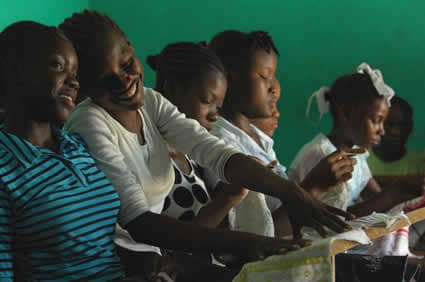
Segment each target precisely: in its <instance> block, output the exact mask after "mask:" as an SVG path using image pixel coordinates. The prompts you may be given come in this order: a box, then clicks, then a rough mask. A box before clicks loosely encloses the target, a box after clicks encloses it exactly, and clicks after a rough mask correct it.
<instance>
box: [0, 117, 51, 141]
mask: <svg viewBox="0 0 425 282" xmlns="http://www.w3.org/2000/svg"><path fill="white" fill-rule="evenodd" d="M4 125H5V127H4V129H5V131H6V132H9V133H11V134H14V135H16V136H19V137H21V138H23V139H26V140H28V141H29V142H31V143H32V144H34V145H35V146H38V147H44V148H51V147H52V145H53V143H54V140H53V135H52V127H51V124H50V122H36V121H31V120H25V119H20V118H16V117H11V118H8V117H6V119H5V122H4Z"/></svg>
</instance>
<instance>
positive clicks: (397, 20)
mask: <svg viewBox="0 0 425 282" xmlns="http://www.w3.org/2000/svg"><path fill="white" fill-rule="evenodd" d="M1 3H2V7H1V12H0V16H1V17H0V27H3V26H4V25H5V24H8V23H10V22H12V21H14V20H17V19H21V18H26V17H30V18H32V19H35V20H39V21H41V22H45V23H51V24H56V23H58V22H59V21H60V20H61V19H63V17H64V16H66V15H69V14H71V13H72V12H74V11H79V10H81V9H83V8H85V7H89V8H90V9H97V10H99V11H101V12H104V13H106V14H108V15H109V16H111V17H112V18H113V19H114V20H116V21H117V22H118V24H119V25H120V26H121V27H122V29H123V30H124V31H125V32H126V34H127V35H128V37H129V38H130V40H131V41H132V42H133V44H134V46H135V47H136V50H137V53H138V55H139V57H140V59H141V61H142V62H144V61H145V59H146V56H147V55H150V54H152V53H157V52H159V51H160V50H161V49H162V47H164V46H165V45H166V44H168V43H170V42H174V41H179V40H196V41H199V40H208V39H210V38H211V37H212V36H213V35H214V34H215V33H217V32H219V31H221V30H224V29H240V30H243V31H249V30H253V29H263V30H266V31H269V32H270V33H271V34H272V36H273V37H274V39H275V41H276V44H277V46H278V48H279V49H280V51H281V54H282V55H281V57H280V60H279V66H278V78H279V79H280V81H281V84H282V94H283V95H282V98H281V100H280V102H279V108H280V111H281V118H280V128H279V129H278V131H277V134H276V137H275V140H276V150H277V153H278V155H279V158H280V160H281V161H282V162H283V163H288V162H290V161H291V160H292V158H293V157H294V155H295V154H296V152H297V151H298V150H299V149H300V147H301V146H302V145H303V144H304V143H305V142H307V141H308V140H310V139H311V138H312V137H313V136H314V135H315V134H316V133H317V132H318V131H320V130H325V131H327V130H328V129H329V126H330V118H329V117H325V118H324V119H323V120H322V121H321V122H320V123H319V122H317V120H318V119H317V115H313V116H312V121H307V120H306V118H305V114H304V113H305V106H306V101H307V98H308V96H309V95H310V94H311V93H312V92H313V91H314V90H316V89H318V88H319V87H320V86H322V85H329V84H330V83H332V81H333V80H334V79H335V78H336V77H337V76H339V75H341V74H345V73H350V72H353V71H354V70H355V68H356V66H357V65H358V64H360V63H361V62H362V61H367V62H369V63H370V64H372V65H373V66H376V67H379V68H380V69H381V70H382V71H383V73H384V76H385V80H386V81H387V82H388V83H389V84H390V85H391V86H392V87H393V88H394V89H395V90H396V92H397V94H398V95H400V96H402V97H404V98H406V99H407V100H408V101H409V102H410V103H411V104H412V105H413V107H414V110H415V123H416V125H415V130H414V134H413V136H412V138H411V140H410V144H409V146H410V147H411V148H414V149H418V150H423V148H424V145H425V130H424V128H425V110H423V109H422V107H423V106H422V105H423V104H424V103H423V102H424V101H425V97H424V89H425V84H424V82H425V75H424V70H425V54H424V53H423V52H424V50H425V48H424V47H425V29H424V26H425V18H424V17H423V11H424V10H425V1H421V0H410V1H396V0H374V1H338V0H324V1H317V0H302V1H298V0H287V1H281V0H262V1H257V0H256V1H254V0H215V1H199V0H180V1H175V0H158V1H153V0H150V1H148V0H119V1H115V0H88V1H80V0H72V1H65V0H63V1H59V0H51V1H47V0H43V1H22V0H21V1H10V0H9V1H2V2H1ZM153 82H154V76H153V73H152V72H151V70H150V69H149V67H146V82H145V84H146V85H147V86H153Z"/></svg>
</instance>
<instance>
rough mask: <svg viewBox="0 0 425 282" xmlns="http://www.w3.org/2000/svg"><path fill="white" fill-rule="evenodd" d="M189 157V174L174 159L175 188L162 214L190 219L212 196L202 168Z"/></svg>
mask: <svg viewBox="0 0 425 282" xmlns="http://www.w3.org/2000/svg"><path fill="white" fill-rule="evenodd" d="M187 159H188V161H189V164H190V170H191V171H190V173H189V175H187V174H185V173H184V172H183V171H181V170H180V168H179V167H178V166H177V164H176V163H175V162H174V161H173V166H174V173H175V176H176V177H175V180H174V185H173V188H172V189H171V191H170V193H169V194H168V196H167V198H166V199H165V203H164V209H163V211H162V214H165V215H167V216H170V217H173V218H177V219H181V220H186V221H190V220H192V219H193V218H194V217H195V215H197V214H198V212H199V210H200V209H201V208H202V207H203V206H205V205H206V204H207V203H208V202H209V201H210V196H209V194H208V190H207V188H206V186H205V183H204V181H203V180H202V178H201V175H202V168H201V167H200V166H199V165H198V164H197V163H196V162H194V161H193V160H190V159H189V158H187Z"/></svg>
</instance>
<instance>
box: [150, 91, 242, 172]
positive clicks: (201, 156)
mask: <svg viewBox="0 0 425 282" xmlns="http://www.w3.org/2000/svg"><path fill="white" fill-rule="evenodd" d="M145 99H146V105H148V106H149V107H145V110H146V111H149V113H150V116H151V117H152V120H153V122H155V124H156V126H157V128H158V129H159V131H160V133H161V135H162V136H163V137H164V139H165V140H167V142H168V143H169V144H170V145H171V146H173V147H174V148H176V149H178V150H179V151H182V152H184V153H185V154H188V155H189V156H190V157H191V158H192V159H194V160H195V161H196V162H198V163H199V164H200V165H201V166H203V167H206V168H209V169H211V170H212V171H213V172H214V173H215V174H216V175H217V176H218V177H219V178H220V179H223V180H226V178H225V175H224V168H225V165H226V162H227V160H228V159H229V158H230V157H231V156H232V155H234V154H236V153H240V151H239V150H237V149H235V148H234V147H232V146H229V145H226V144H225V143H224V141H222V140H220V139H218V138H217V137H215V136H213V135H212V134H210V133H209V132H208V131H207V130H206V129H205V128H203V127H202V126H201V125H200V124H199V123H198V121H196V120H194V119H189V118H186V116H185V115H184V114H182V113H180V112H179V111H178V109H177V107H176V106H174V105H173V104H172V103H171V102H169V101H168V100H167V99H166V98H164V97H163V96H162V95H161V94H159V93H158V92H155V91H154V90H152V89H145ZM149 99H151V100H149Z"/></svg>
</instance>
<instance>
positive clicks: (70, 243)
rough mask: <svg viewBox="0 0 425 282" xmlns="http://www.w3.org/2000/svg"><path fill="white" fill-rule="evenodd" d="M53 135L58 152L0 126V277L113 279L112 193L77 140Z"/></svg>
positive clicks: (116, 268)
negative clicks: (57, 142)
mask: <svg viewBox="0 0 425 282" xmlns="http://www.w3.org/2000/svg"><path fill="white" fill-rule="evenodd" d="M54 134H55V135H56V136H57V137H58V140H59V144H60V149H59V151H60V153H59V154H57V153H54V152H52V151H50V150H48V149H45V148H40V147H36V146H34V145H32V144H31V143H30V142H28V141H26V140H24V139H22V138H20V137H17V136H15V135H12V134H8V133H6V132H4V131H2V130H1V128H0V281H8V280H13V279H14V277H16V276H19V277H20V278H23V279H24V280H25V281H27V280H42V281H43V280H55V281H61V280H62V281H70V280H80V281H81V280H83V281H88V280H90V281H97V280H98V281H107V280H114V279H118V278H120V277H122V276H123V275H122V271H121V267H120V263H119V259H118V258H117V256H116V254H115V250H114V244H113V235H114V228H115V223H116V221H117V215H118V212H119V205H120V203H119V197H118V194H117V193H116V192H115V190H114V188H113V187H112V185H111V184H110V182H109V181H108V179H107V178H106V176H105V174H104V173H103V172H102V171H100V170H99V169H98V168H97V167H96V164H95V161H94V160H93V158H92V157H91V156H90V154H89V153H88V151H87V148H86V146H85V144H84V143H83V142H82V141H81V139H80V138H78V137H77V136H75V135H68V134H66V133H64V132H62V131H60V130H56V129H55V130H54ZM18 268H19V272H18V273H14V269H15V270H16V269H18ZM15 272H17V271H15Z"/></svg>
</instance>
